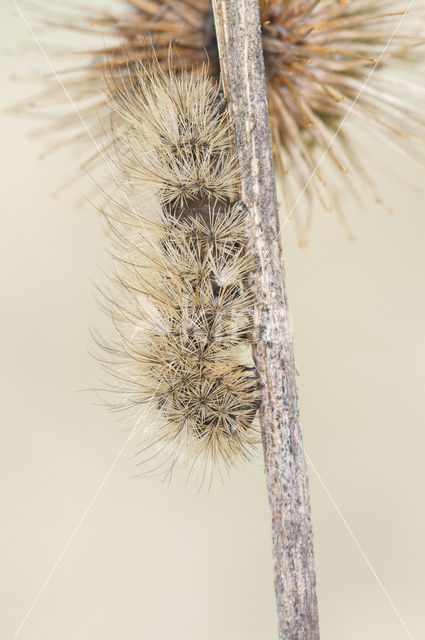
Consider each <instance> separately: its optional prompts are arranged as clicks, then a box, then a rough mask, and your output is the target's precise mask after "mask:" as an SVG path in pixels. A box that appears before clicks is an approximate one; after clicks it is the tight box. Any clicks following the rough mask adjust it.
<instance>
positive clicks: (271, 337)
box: [213, 0, 319, 640]
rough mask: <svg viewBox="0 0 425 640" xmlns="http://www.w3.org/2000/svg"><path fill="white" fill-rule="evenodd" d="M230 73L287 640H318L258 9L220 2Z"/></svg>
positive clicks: (220, 31)
mask: <svg viewBox="0 0 425 640" xmlns="http://www.w3.org/2000/svg"><path fill="white" fill-rule="evenodd" d="M213 7H214V16H215V24H216V32H217V40H218V45H219V53H220V63H221V73H222V78H223V83H224V88H225V91H226V94H227V99H228V102H229V108H230V114H231V119H232V122H233V126H234V133H235V146H236V152H237V154H238V157H239V158H240V171H241V199H242V201H243V202H244V203H245V205H246V206H247V208H248V218H247V220H248V222H247V225H248V226H247V229H246V239H247V246H248V250H249V252H250V253H252V254H253V255H254V256H256V259H257V261H258V268H257V270H256V272H255V273H254V274H253V277H252V286H253V288H254V292H255V299H256V302H255V309H254V323H255V327H256V330H257V341H256V344H255V350H254V358H255V362H256V366H257V369H258V372H259V374H260V377H261V380H262V383H263V385H264V386H263V394H262V407H261V424H262V433H263V442H264V455H265V463H266V472H267V484H268V492H269V502H270V507H271V510H272V529H273V553H274V571H275V591H276V599H277V612H278V623H279V638H280V640H317V639H318V638H319V623H318V614H317V599H316V580H315V571H314V558H313V541H312V527H311V516H310V504H309V492H308V481H307V474H306V464H305V458H304V452H303V446H302V435H301V427H300V423H299V413H298V397H297V386H296V379H295V376H296V370H295V362H294V351H293V338H292V329H291V323H290V317H289V311H288V304H287V296H286V289H285V272H284V269H283V268H282V257H281V246H280V240H279V219H278V206H277V199H276V185H275V178H274V170H273V155H272V145H271V135H270V127H269V116H268V107H267V92H266V83H265V73H264V61H263V50H262V42H261V29H260V15H259V7H258V0H243V2H236V1H235V0H213Z"/></svg>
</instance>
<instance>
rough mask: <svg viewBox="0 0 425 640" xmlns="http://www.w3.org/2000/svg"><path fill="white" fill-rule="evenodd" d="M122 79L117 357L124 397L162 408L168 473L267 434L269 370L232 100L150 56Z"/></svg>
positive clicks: (118, 103) (220, 458)
mask: <svg viewBox="0 0 425 640" xmlns="http://www.w3.org/2000/svg"><path fill="white" fill-rule="evenodd" d="M122 80H123V78H122V74H115V75H114V74H111V77H110V79H109V84H110V85H114V87H112V86H110V94H109V95H110V96H111V97H110V99H109V103H110V106H111V110H112V113H113V120H114V121H115V122H116V126H115V127H113V133H112V136H113V142H114V145H113V147H114V160H115V167H117V168H118V174H119V176H120V181H121V183H122V185H123V187H124V189H125V192H126V193H125V201H123V202H122V203H121V204H117V203H110V209H111V208H112V211H110V213H108V212H107V213H106V217H107V219H108V221H109V223H110V228H111V229H112V232H113V236H114V240H115V246H116V258H117V261H118V263H119V267H118V274H117V277H116V278H115V282H116V287H115V292H116V294H115V296H114V300H113V302H112V307H111V313H112V318H113V321H114V324H115V327H116V330H117V332H116V339H115V340H114V345H113V346H105V349H106V351H107V352H109V353H110V354H111V355H112V356H113V362H112V361H110V363H109V364H108V368H109V369H110V371H111V373H112V374H113V375H114V376H115V377H118V378H119V381H120V385H121V392H122V396H123V400H122V403H121V404H122V405H123V406H127V407H132V408H136V410H137V409H139V408H140V405H144V404H146V403H148V404H149V405H150V406H151V407H152V410H153V411H152V414H155V415H152V417H153V420H154V422H155V424H156V427H155V428H154V429H153V430H152V434H151V435H152V442H151V443H150V444H149V445H147V446H148V447H152V446H155V451H160V452H161V453H162V454H163V456H162V457H161V463H160V465H159V466H160V467H161V464H164V465H165V467H164V468H165V474H166V475H167V474H168V472H170V470H172V468H173V467H174V465H175V464H176V463H177V462H178V461H179V460H186V461H188V462H189V464H190V466H192V465H193V464H194V463H195V462H196V461H197V460H200V461H202V462H203V464H204V468H205V467H208V466H210V467H211V469H212V468H213V467H216V466H218V467H220V463H224V465H225V466H227V467H228V468H230V466H231V465H233V464H234V462H235V461H236V460H237V459H241V458H248V457H249V454H250V452H251V449H252V447H253V446H254V445H255V443H256V442H258V440H259V436H258V433H257V429H256V427H255V415H256V412H257V408H258V404H259V381H258V378H257V375H256V372H255V368H254V367H253V363H252V358H251V356H250V344H251V343H252V339H253V326H252V302H253V301H252V293H251V292H250V290H249V288H248V287H247V286H246V281H247V277H248V275H249V273H250V271H252V270H253V269H254V262H253V259H252V257H250V256H249V255H247V253H246V250H245V243H244V225H245V207H244V205H243V204H242V203H241V202H239V201H238V169H237V166H236V164H235V158H234V153H233V148H232V136H231V130H230V125H229V120H228V115H227V109H226V103H225V98H224V96H223V93H222V91H221V90H220V87H219V85H217V84H216V83H215V82H213V81H212V80H211V78H210V77H209V76H208V73H207V69H206V68H205V67H204V68H203V69H201V70H200V71H198V72H197V73H193V72H191V71H189V70H182V71H181V73H180V74H179V75H176V74H175V73H174V72H172V71H171V70H168V71H167V70H164V69H163V68H161V67H160V66H159V65H158V63H157V62H156V61H155V60H153V61H152V62H151V63H150V65H149V69H147V68H146V67H145V66H144V65H142V64H139V65H136V66H133V67H132V74H131V82H128V78H126V81H125V82H123V81H122ZM123 380H125V383H123ZM123 386H124V390H123ZM151 457H152V455H151V452H149V458H151Z"/></svg>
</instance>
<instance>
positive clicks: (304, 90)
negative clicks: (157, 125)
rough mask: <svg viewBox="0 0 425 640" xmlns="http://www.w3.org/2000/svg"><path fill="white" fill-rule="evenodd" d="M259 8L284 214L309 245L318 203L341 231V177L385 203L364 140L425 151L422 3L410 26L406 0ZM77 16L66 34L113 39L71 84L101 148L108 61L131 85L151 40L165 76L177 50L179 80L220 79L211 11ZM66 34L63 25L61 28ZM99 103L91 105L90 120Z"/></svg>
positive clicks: (137, 8)
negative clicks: (416, 65) (197, 72)
mask: <svg viewBox="0 0 425 640" xmlns="http://www.w3.org/2000/svg"><path fill="white" fill-rule="evenodd" d="M260 4H261V17H262V32H263V46H264V54H265V64H266V71H267V79H268V92H269V108H270V116H271V129H272V134H273V138H274V142H275V149H274V151H275V157H276V166H277V168H278V169H279V170H280V174H281V177H282V178H283V180H282V181H281V182H282V186H283V188H282V198H284V201H285V205H286V211H287V214H289V215H291V217H292V214H293V213H294V214H295V213H296V215H293V218H294V220H295V223H296V224H297V231H298V236H299V239H300V241H304V240H305V239H306V238H307V235H308V230H309V227H310V223H311V214H312V212H313V211H314V210H315V209H316V206H315V205H316V203H317V202H320V203H321V204H322V206H323V207H324V208H326V209H333V210H335V212H336V214H337V215H338V216H339V217H340V219H341V220H342V221H343V214H342V210H343V203H342V202H341V200H340V198H339V197H338V188H335V187H334V185H335V182H336V181H335V179H334V178H335V174H342V173H346V174H347V177H348V180H347V181H345V182H344V183H342V189H341V191H342V193H343V194H344V197H346V195H347V192H348V191H351V192H354V194H355V195H356V196H361V195H362V194H364V193H368V194H369V195H371V196H372V198H374V199H375V200H376V201H378V202H380V199H379V197H378V196H377V195H376V194H375V191H374V188H373V184H372V181H371V179H370V177H369V168H370V166H371V164H373V160H372V161H371V155H372V156H373V153H372V151H373V150H372V145H371V144H369V145H368V146H367V147H366V148H364V147H363V148H361V146H360V145H361V143H360V141H359V135H358V134H359V132H364V133H366V134H367V136H369V137H370V138H372V139H376V138H378V141H382V140H384V141H385V142H387V143H388V144H389V145H390V146H394V143H395V147H396V148H397V149H398V150H400V152H402V153H404V154H406V155H409V156H414V155H415V154H417V149H415V148H414V147H412V145H408V146H406V142H407V141H408V140H410V141H411V142H413V143H415V142H420V143H423V141H424V140H425V125H424V115H423V111H422V110H421V108H420V107H419V106H415V104H414V101H416V102H417V100H418V98H423V88H421V87H420V86H417V85H414V83H412V82H411V79H410V76H411V68H412V62H414V51H415V48H416V47H417V45H418V44H422V43H423V38H422V37H418V35H415V34H417V33H418V32H419V33H420V29H421V19H422V26H423V10H424V4H423V0H416V1H415V2H414V3H413V4H412V6H411V11H410V15H409V16H407V17H406V16H404V14H403V11H404V10H405V9H406V4H407V3H406V2H402V1H401V0H262V2H261V3H260ZM49 10H50V9H49ZM75 11H76V10H75V9H73V13H72V14H71V15H70V16H68V15H67V18H66V26H67V27H68V28H73V29H80V30H84V31H90V32H91V33H94V34H102V35H104V36H105V37H110V36H116V40H115V43H114V42H112V44H111V46H108V47H106V48H105V49H96V50H93V51H87V52H85V53H86V54H87V56H88V57H87V60H88V62H87V66H86V67H85V68H84V69H83V70H82V71H81V67H80V68H79V70H78V69H77V70H76V75H75V76H74V78H73V80H72V82H70V83H68V82H67V81H66V80H65V81H66V85H67V88H68V89H69V91H70V92H72V95H73V97H74V98H75V100H76V103H77V104H78V106H79V108H80V110H81V113H82V115H83V117H84V119H85V120H86V122H87V123H88V124H89V126H90V129H91V131H92V132H93V134H94V135H95V137H96V139H102V138H103V137H104V131H105V129H106V130H107V128H108V123H107V121H106V120H107V119H108V117H109V116H108V112H107V110H106V109H105V103H104V98H103V97H102V96H101V95H100V92H99V85H100V84H102V82H103V76H104V68H105V61H106V62H107V64H108V65H110V67H111V69H112V71H117V70H123V69H126V68H127V66H128V65H129V64H130V73H129V78H130V77H131V75H132V73H131V65H132V64H135V65H137V64H138V62H139V61H140V60H144V59H145V58H146V56H148V57H149V55H150V54H149V47H146V42H147V39H148V41H149V43H150V44H151V45H152V47H153V48H154V50H155V53H156V56H157V58H158V61H159V63H160V64H161V65H165V66H167V65H168V63H169V46H170V44H172V45H173V48H174V49H175V55H174V57H173V68H174V70H175V71H176V72H177V73H178V72H179V70H180V69H181V68H183V69H185V68H187V69H191V68H194V69H196V68H201V67H202V65H203V64H204V63H205V61H208V62H209V71H210V73H211V75H213V76H214V75H215V76H216V77H217V76H218V72H219V65H218V56H217V46H216V40H215V32H214V20H213V15H212V7H211V0H117V8H116V10H114V11H110V10H98V11H96V10H94V9H90V10H89V9H88V10H87V15H84V14H83V15H82V16H81V18H74V21H73V20H72V16H73V14H75ZM400 21H401V22H402V24H400ZM58 23H62V24H64V23H65V20H63V19H61V18H58ZM422 34H423V29H422ZM123 42H124V43H125V48H126V51H123V47H122V44H123ZM372 70H373V73H372V74H371V71H372ZM370 74H371V75H370ZM64 79H65V77H64ZM91 98H94V99H95V103H94V104H93V103H92V102H90V103H89V105H88V106H87V107H86V108H85V104H86V102H85V101H86V100H90V99H91ZM348 114H349V117H348V118H347V120H346V122H344V126H343V127H342V129H341V131H339V134H338V136H337V137H336V138H335V137H334V134H335V132H336V131H338V128H339V125H340V124H341V122H342V120H343V119H344V118H345V116H347V115H348ZM63 125H66V121H65V122H63V123H62V128H63ZM59 126H61V123H59ZM318 163H319V165H318ZM336 184H338V183H336ZM326 185H329V187H328V188H326ZM295 209H296V211H295Z"/></svg>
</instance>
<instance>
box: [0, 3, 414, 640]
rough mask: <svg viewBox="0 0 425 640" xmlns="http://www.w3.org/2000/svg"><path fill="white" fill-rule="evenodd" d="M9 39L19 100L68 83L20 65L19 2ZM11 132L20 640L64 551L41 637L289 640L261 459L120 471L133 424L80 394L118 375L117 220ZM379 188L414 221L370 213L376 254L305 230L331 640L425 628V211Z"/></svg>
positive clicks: (10, 86) (8, 234) (9, 432)
mask: <svg viewBox="0 0 425 640" xmlns="http://www.w3.org/2000/svg"><path fill="white" fill-rule="evenodd" d="M0 34H1V43H2V44H1V52H0V54H1V87H2V90H1V106H2V107H4V106H7V105H10V104H11V103H13V102H16V101H18V100H20V99H23V98H25V97H26V96H28V94H29V93H30V92H31V90H32V89H31V88H29V86H28V84H27V83H26V82H20V81H19V80H16V79H12V78H11V75H12V74H18V75H20V76H32V75H34V74H35V70H38V71H42V72H48V68H47V65H46V62H45V60H43V59H42V57H41V55H40V54H39V52H37V51H36V50H34V51H32V52H31V51H26V55H25V57H22V55H21V54H20V53H19V52H22V51H23V50H24V49H25V50H26V49H28V43H29V42H30V36H29V34H28V32H27V30H26V27H25V25H24V24H23V22H22V20H21V18H20V17H19V16H18V15H17V12H16V10H14V9H13V7H12V4H11V3H10V2H4V0H3V2H2V5H1V8H0ZM15 54H16V55H15ZM0 126H1V133H0V136H1V138H0V139H1V142H2V153H1V165H2V166H1V176H2V179H1V189H2V196H1V203H2V205H1V209H2V212H1V213H2V217H1V221H2V222H1V235H0V291H1V298H0V318H1V321H0V328H1V334H0V335H1V345H2V346H1V370H0V388H1V397H2V400H1V404H0V424H1V438H2V447H1V451H0V458H1V459H0V473H1V482H0V492H1V512H2V518H1V519H2V525H1V530H0V550H1V551H0V554H1V558H0V567H1V568H0V600H1V602H2V615H1V619H0V637H1V638H4V639H5V640H6V639H10V640H11V639H12V638H13V637H14V634H15V633H16V631H17V630H18V628H19V627H20V625H21V623H22V621H23V620H24V617H25V616H26V613H27V612H28V610H29V608H30V606H31V604H32V603H33V602H34V599H35V598H36V597H37V594H39V592H40V588H41V587H42V586H43V583H44V582H45V580H46V578H47V577H48V576H49V574H50V572H51V570H52V568H54V567H55V563H56V561H57V559H58V558H60V562H59V564H57V566H56V568H55V570H54V572H53V574H52V575H51V579H50V580H49V582H48V584H47V586H46V588H45V589H44V591H43V592H42V593H41V595H40V597H39V598H38V600H37V601H36V603H35V606H34V607H33V609H32V610H31V612H30V615H29V616H28V617H27V619H26V621H25V624H24V626H22V627H21V629H20V632H19V635H18V637H19V638H20V639H22V640H58V639H59V638H60V640H76V639H78V640H116V639H118V638H125V639H126V640H131V639H133V638H134V639H136V638H138V639H139V638H143V639H145V638H146V639H148V638H149V640H164V639H165V638H167V639H168V638H173V640H195V639H196V640H199V639H200V638H202V640H217V639H218V638H219V639H220V640H273V639H275V638H276V637H277V636H276V619H275V613H274V600H273V598H274V594H273V585H272V568H271V552H270V530H269V512H268V504H267V498H266V491H265V479H264V473H263V469H262V466H261V456H259V457H258V460H257V461H256V462H255V463H254V464H252V465H247V466H245V467H242V468H240V469H238V471H237V472H235V473H234V474H233V476H232V478H231V479H230V480H227V481H226V482H225V484H224V485H221V484H220V483H216V484H215V485H214V486H213V488H212V490H211V491H210V492H209V493H206V492H205V491H204V492H201V493H200V494H197V493H196V492H195V491H194V489H193V487H186V486H185V484H184V482H183V480H182V478H177V479H176V481H175V482H174V483H173V484H172V485H171V486H164V485H162V484H161V483H160V481H159V480H157V479H155V478H153V479H134V478H132V477H131V476H132V475H133V473H134V462H133V461H132V460H131V456H132V454H133V452H134V441H131V442H129V443H128V445H127V446H126V447H125V449H124V450H123V451H122V453H121V456H120V457H119V459H118V461H117V464H116V466H115V467H114V468H113V469H112V470H111V465H112V464H113V463H114V460H116V458H117V455H118V454H119V452H120V451H121V450H122V447H123V445H124V443H125V441H126V438H127V436H128V431H127V430H126V429H125V428H124V426H123V425H122V424H120V423H118V422H117V421H116V420H115V418H114V416H113V415H111V414H109V413H108V412H106V411H105V409H104V408H103V407H101V406H97V405H96V404H95V402H96V397H95V396H94V394H93V393H79V392H78V390H79V389H84V388H92V387H96V386H97V385H98V380H99V371H98V367H97V364H96V362H95V361H94V360H93V359H92V358H91V356H90V355H89V353H88V349H89V348H90V345H91V339H90V335H89V326H94V327H96V328H100V329H101V328H102V326H104V324H105V320H104V318H103V317H102V315H101V312H100V311H99V309H98V306H97V303H96V301H95V300H94V287H93V285H92V283H91V280H95V281H96V280H97V281H99V280H100V279H101V277H102V276H101V273H100V267H101V266H102V265H103V266H105V265H106V266H107V264H108V263H107V259H106V254H105V244H106V242H105V235H104V232H103V230H102V225H101V224H100V221H99V219H98V217H97V216H96V214H95V212H94V210H93V208H92V207H91V206H90V205H89V204H87V205H86V206H85V207H84V208H83V209H81V208H80V209H76V208H75V206H74V203H75V201H76V200H78V198H79V197H80V196H83V195H84V184H82V183H77V184H76V185H75V187H73V188H72V189H71V190H70V191H68V192H65V193H64V195H62V196H61V197H59V198H56V199H54V198H52V197H51V196H50V193H51V191H52V190H53V189H54V188H55V187H56V186H57V185H58V184H60V183H61V182H62V181H63V179H64V177H66V176H67V174H69V172H70V171H73V170H74V167H75V163H76V160H75V157H74V156H73V154H72V153H71V152H70V151H69V150H64V151H62V152H60V153H58V154H56V155H54V156H52V157H50V158H48V159H47V160H45V161H44V162H40V161H39V159H38V154H39V153H40V152H41V151H42V149H43V145H42V143H41V142H40V141H33V140H31V139H30V138H29V136H28V132H29V131H30V130H31V128H32V126H33V123H31V122H29V121H25V120H19V119H14V118H12V117H10V116H6V115H2V116H1V121H0ZM378 153H379V154H380V155H381V157H382V160H383V161H386V162H388V163H390V164H391V165H392V167H393V169H394V170H395V171H396V172H398V170H399V168H401V167H402V166H403V165H404V164H405V163H404V161H401V160H399V159H397V158H396V157H395V156H394V155H390V154H389V153H388V151H387V150H386V149H385V148H383V149H380V150H379V151H378ZM375 173H376V174H377V181H378V183H379V187H380V190H381V192H383V193H384V194H385V196H386V199H387V201H389V202H390V203H391V205H392V206H393V208H394V210H395V215H394V216H392V217H391V216H388V215H386V214H385V213H384V212H383V211H382V210H380V209H378V208H376V207H375V206H374V205H373V204H372V203H370V206H369V207H368V208H367V210H359V209H360V208H359V207H358V206H356V205H355V204H352V205H351V207H350V209H349V215H348V218H349V222H350V225H351V227H352V229H353V231H354V232H355V234H356V236H357V242H356V243H354V244H350V243H348V242H347V240H346V239H345V236H344V234H343V231H342V230H341V228H340V226H339V224H338V223H337V222H336V220H335V216H333V215H332V214H324V213H322V212H321V211H320V210H318V211H317V214H316V216H315V220H314V226H313V232H312V236H311V243H310V246H309V247H308V248H307V249H303V250H300V249H298V248H297V246H296V241H295V235H294V229H293V226H292V225H291V224H289V225H288V226H287V227H286V228H285V231H284V248H285V254H286V264H287V276H288V287H289V296H290V305H291V311H292V316H293V324H294V332H295V340H296V357H297V364H298V369H299V371H300V377H299V387H300V398H301V412H302V421H303V428H304V440H305V445H306V450H307V453H308V456H309V457H310V459H311V463H312V464H310V467H309V473H310V484H311V497H312V508H313V519H314V533H315V552H316V562H317V574H318V591H319V604H320V619H321V633H322V638H323V639H324V640H341V639H342V638H343V639H344V640H358V638H362V640H376V639H377V638H385V640H405V639H406V638H408V637H409V633H408V631H407V630H406V629H405V628H404V627H403V624H402V622H401V621H400V619H399V617H398V616H400V617H401V618H402V619H403V620H404V622H405V624H406V625H407V627H408V629H409V631H410V634H411V636H410V637H411V638H414V639H415V640H419V638H423V637H424V634H425V622H424V613H423V612H424V593H425V581H424V575H425V554H424V539H425V510H424V479H425V478H424V464H423V458H424V453H423V452H424V446H425V433H424V414H425V410H424V392H423V389H424V360H425V349H424V337H423V327H424V319H425V318H424V317H425V296H424V286H423V281H424V267H425V255H424V250H423V244H424V231H425V217H424V208H425V207H424V205H425V198H424V196H423V195H422V196H421V197H419V198H416V197H414V196H413V195H412V194H411V193H410V192H409V191H408V190H405V189H403V188H402V187H401V186H400V185H399V184H397V183H396V182H395V181H391V180H389V179H387V178H385V177H383V176H382V175H381V173H379V172H375ZM424 177H425V174H424V170H423V169H419V168H416V169H414V170H412V172H411V180H412V182H416V183H417V184H419V185H421V184H423V183H424V181H425V180H424ZM103 481H104V482H103ZM101 483H103V484H102V486H101V490H100V492H98V488H99V486H100V485H101ZM97 493H98V494H97ZM96 494H97V496H96ZM94 496H96V499H95V500H94V502H93V498H94ZM82 517H84V519H83V521H82V522H81V526H79V528H78V531H77V533H76V535H75V536H74V537H73V538H72V539H70V536H71V535H72V534H73V532H74V531H75V528H76V526H77V524H78V523H79V522H80V521H81V518H82ZM343 519H344V520H343ZM348 528H349V529H350V531H351V533H350V531H349V530H348ZM359 547H361V549H362V550H363V553H364V555H363V554H362V552H361V551H360V549H359ZM64 550H65V553H63V551H64ZM365 557H366V558H367V561H366V559H365ZM369 563H370V564H369ZM372 567H373V571H374V572H376V575H374V574H373V571H372V570H371V568H372ZM384 589H385V590H386V592H387V594H388V595H387V596H386V595H385V593H384ZM389 598H390V599H391V601H392V602H393V605H391V603H390V602H389Z"/></svg>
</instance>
